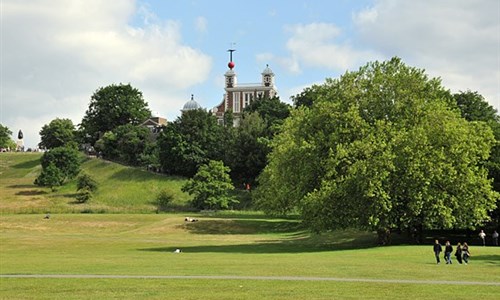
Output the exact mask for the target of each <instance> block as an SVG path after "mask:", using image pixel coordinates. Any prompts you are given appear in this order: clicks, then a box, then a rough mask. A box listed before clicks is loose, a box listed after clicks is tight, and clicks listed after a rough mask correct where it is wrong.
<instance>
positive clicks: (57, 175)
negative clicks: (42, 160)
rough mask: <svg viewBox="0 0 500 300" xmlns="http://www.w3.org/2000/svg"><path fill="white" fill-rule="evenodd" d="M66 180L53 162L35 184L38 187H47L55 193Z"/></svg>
mask: <svg viewBox="0 0 500 300" xmlns="http://www.w3.org/2000/svg"><path fill="white" fill-rule="evenodd" d="M64 179H65V177H64V174H63V172H62V171H61V170H60V169H59V168H58V167H56V166H55V164H54V163H53V162H50V163H49V164H48V165H46V166H45V168H43V169H42V172H41V173H40V175H39V176H38V177H37V178H36V179H35V182H34V183H35V184H36V185H38V186H47V187H49V188H50V189H51V190H52V191H55V190H56V188H57V187H58V186H61V185H62V184H63V183H64Z"/></svg>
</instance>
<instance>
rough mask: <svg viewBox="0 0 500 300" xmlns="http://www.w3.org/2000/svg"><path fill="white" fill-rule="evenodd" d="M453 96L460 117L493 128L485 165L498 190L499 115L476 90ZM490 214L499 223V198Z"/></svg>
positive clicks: (499, 181)
mask: <svg viewBox="0 0 500 300" xmlns="http://www.w3.org/2000/svg"><path fill="white" fill-rule="evenodd" d="M453 98H454V99H455V101H456V103H457V106H458V108H459V109H460V113H461V114H462V117H464V118H465V119H467V120H468V121H472V122H474V121H482V122H485V123H486V124H488V126H489V127H490V128H491V129H492V130H493V134H494V135H495V140H496V143H495V145H494V146H493V148H492V150H491V155H490V158H489V159H488V161H487V162H486V163H485V166H486V168H487V169H488V173H489V177H490V178H492V179H493V187H494V189H495V191H497V192H500V117H499V115H498V112H497V110H496V109H495V108H493V106H491V105H490V104H489V103H488V102H487V101H486V99H484V97H483V96H482V95H481V94H479V93H478V92H472V91H470V90H467V91H465V92H464V91H460V92H459V93H456V94H454V95H453ZM491 216H492V218H493V221H494V222H495V223H496V224H500V199H497V208H496V209H495V211H493V212H492V214H491Z"/></svg>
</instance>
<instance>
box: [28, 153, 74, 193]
mask: <svg viewBox="0 0 500 300" xmlns="http://www.w3.org/2000/svg"><path fill="white" fill-rule="evenodd" d="M40 161H41V165H42V172H41V174H40V176H38V178H37V179H36V180H35V184H37V185H40V186H50V187H54V186H58V185H62V184H63V183H64V182H65V181H66V180H68V179H73V178H75V177H76V175H78V173H79V172H80V164H81V162H80V157H79V154H78V151H77V150H76V149H75V148H70V147H57V148H53V149H51V150H50V151H47V152H45V153H44V154H43V156H42V158H41V159H40Z"/></svg>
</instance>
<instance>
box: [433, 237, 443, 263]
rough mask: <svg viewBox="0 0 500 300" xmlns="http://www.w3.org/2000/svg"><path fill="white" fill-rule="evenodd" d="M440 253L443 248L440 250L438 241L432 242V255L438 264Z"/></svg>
mask: <svg viewBox="0 0 500 300" xmlns="http://www.w3.org/2000/svg"><path fill="white" fill-rule="evenodd" d="M441 251H443V248H441V244H440V243H439V240H435V241H434V255H436V262H437V263H438V264H439V263H440V262H441V261H440V260H439V254H441Z"/></svg>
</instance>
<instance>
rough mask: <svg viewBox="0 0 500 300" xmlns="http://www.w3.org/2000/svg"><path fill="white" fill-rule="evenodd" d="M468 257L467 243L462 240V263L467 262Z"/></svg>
mask: <svg viewBox="0 0 500 300" xmlns="http://www.w3.org/2000/svg"><path fill="white" fill-rule="evenodd" d="M469 257H470V251H469V245H467V243H466V242H464V245H463V246H462V258H463V260H464V264H468V263H469Z"/></svg>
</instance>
